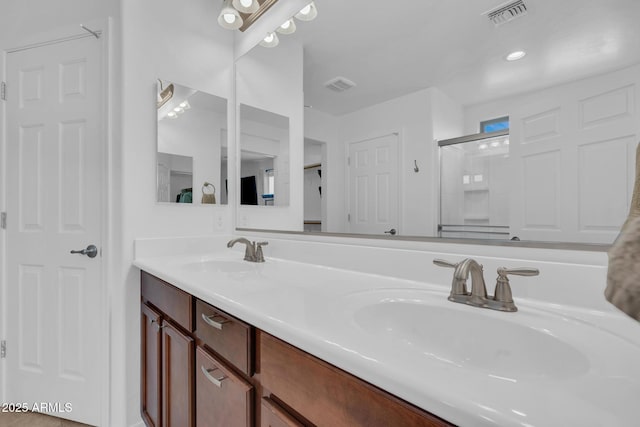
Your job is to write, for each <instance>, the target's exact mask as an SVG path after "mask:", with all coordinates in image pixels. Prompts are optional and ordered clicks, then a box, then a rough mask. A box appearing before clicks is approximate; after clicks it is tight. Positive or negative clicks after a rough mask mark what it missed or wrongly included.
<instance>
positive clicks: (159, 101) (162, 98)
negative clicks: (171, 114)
mask: <svg viewBox="0 0 640 427" xmlns="http://www.w3.org/2000/svg"><path fill="white" fill-rule="evenodd" d="M158 82H160V93H158V94H157V96H156V107H157V109H160V107H162V106H163V105H164V104H166V103H167V101H169V100H170V99H171V98H172V97H173V83H171V84H169V86H167V87H166V88H165V87H163V86H164V85H163V84H162V80H160V79H158Z"/></svg>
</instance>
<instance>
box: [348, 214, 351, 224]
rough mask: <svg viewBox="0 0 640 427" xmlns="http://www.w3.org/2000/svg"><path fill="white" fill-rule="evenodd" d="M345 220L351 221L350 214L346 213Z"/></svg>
mask: <svg viewBox="0 0 640 427" xmlns="http://www.w3.org/2000/svg"><path fill="white" fill-rule="evenodd" d="M347 222H351V214H347Z"/></svg>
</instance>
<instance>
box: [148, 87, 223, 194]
mask: <svg viewBox="0 0 640 427" xmlns="http://www.w3.org/2000/svg"><path fill="white" fill-rule="evenodd" d="M156 105H157V109H158V141H157V147H158V152H157V157H156V159H157V169H156V173H157V180H156V182H157V201H158V202H160V203H181V204H191V205H216V204H220V205H225V204H227V200H228V195H227V100H226V99H224V98H221V97H219V96H215V95H211V94H208V93H205V92H202V91H199V90H196V89H192V88H189V87H186V86H182V85H179V84H176V83H173V82H169V81H166V80H158V93H157V101H156Z"/></svg>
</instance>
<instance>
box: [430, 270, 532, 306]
mask: <svg viewBox="0 0 640 427" xmlns="http://www.w3.org/2000/svg"><path fill="white" fill-rule="evenodd" d="M433 263H434V264H435V265H437V266H440V267H449V268H453V269H454V270H453V281H452V282H451V293H450V294H449V301H453V302H459V303H462V304H469V305H472V306H474V307H482V308H489V309H492V310H499V311H510V312H513V311H518V308H517V307H516V305H515V304H514V302H513V297H512V295H511V286H510V285H509V278H508V277H507V275H509V274H514V275H517V276H537V275H538V274H540V271H539V270H538V269H537V268H527V267H523V268H514V269H507V268H504V267H500V268H498V278H497V280H496V289H495V291H494V295H493V296H490V295H487V287H486V286H485V283H484V276H483V268H482V265H481V264H478V262H477V261H476V260H474V259H471V258H467V259H465V260H463V261H461V262H458V263H452V262H449V261H445V260H442V259H434V260H433ZM469 275H471V292H468V291H467V280H468V279H469Z"/></svg>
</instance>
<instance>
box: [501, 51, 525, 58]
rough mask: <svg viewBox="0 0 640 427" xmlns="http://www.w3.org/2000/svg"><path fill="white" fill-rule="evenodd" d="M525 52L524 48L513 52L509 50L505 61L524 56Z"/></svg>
mask: <svg viewBox="0 0 640 427" xmlns="http://www.w3.org/2000/svg"><path fill="white" fill-rule="evenodd" d="M526 54H527V52H525V51H524V50H516V51H515V52H511V53H510V54H509V55H507V56H506V58H505V59H506V60H507V61H517V60H518V59H522V58H524V57H525V55H526Z"/></svg>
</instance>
